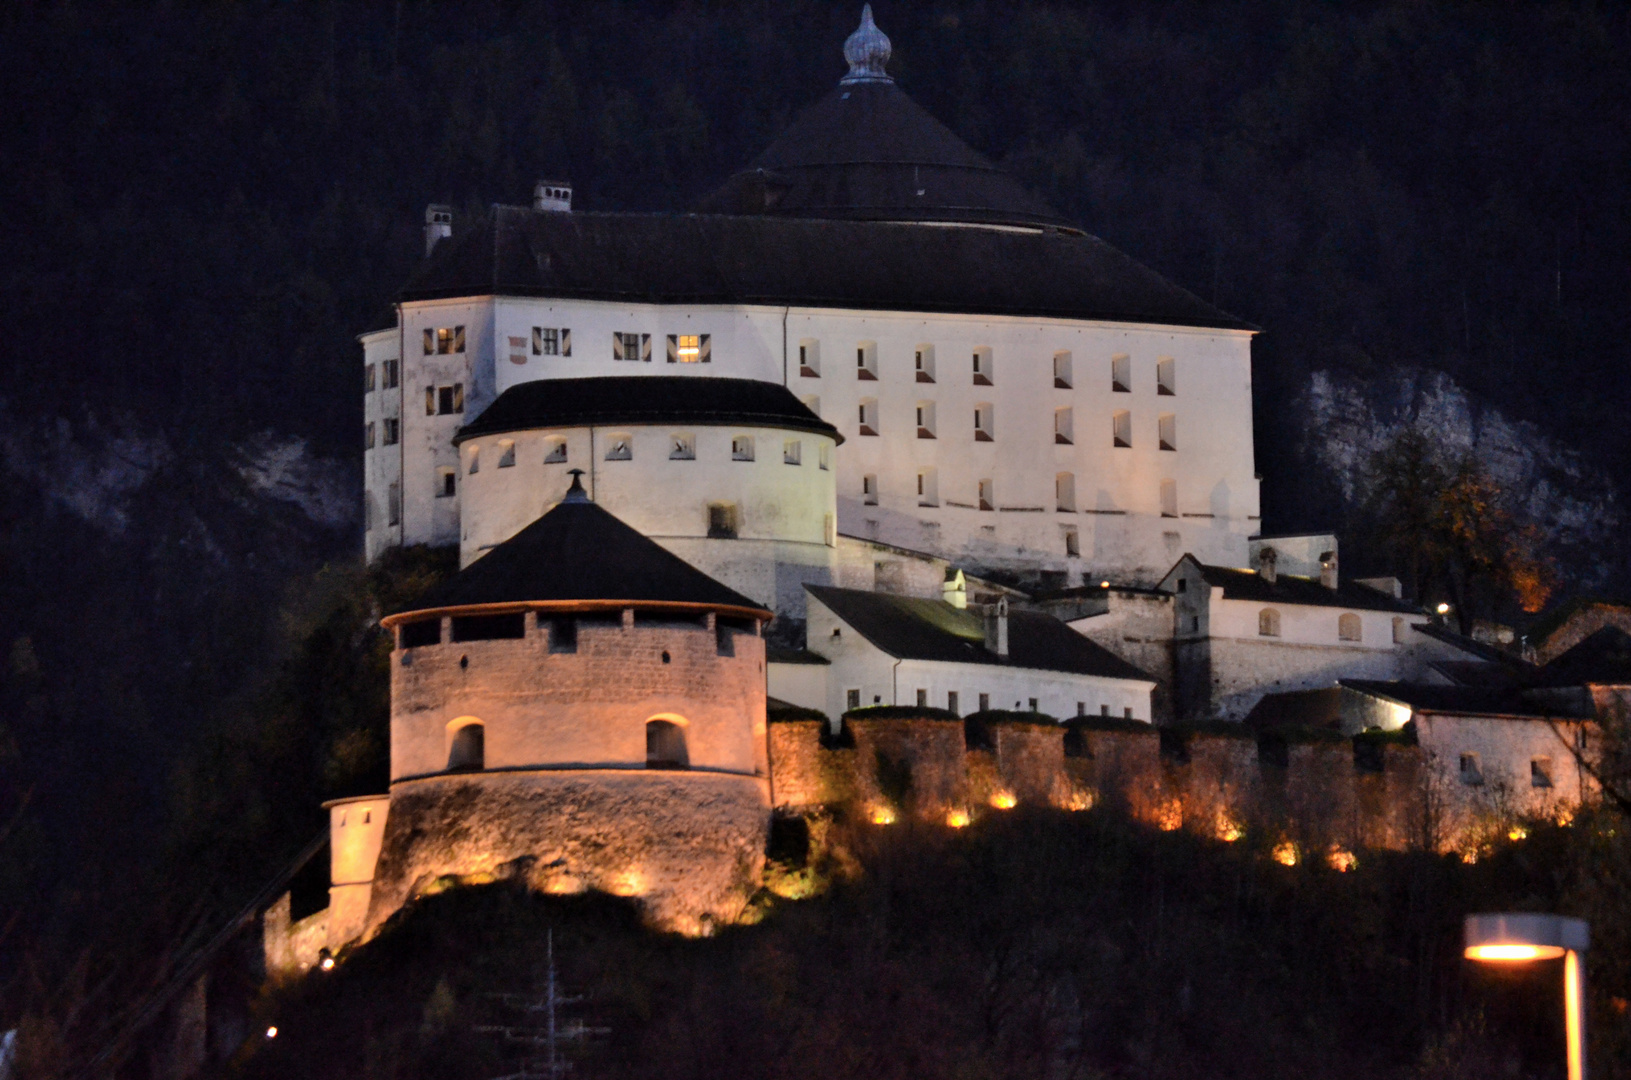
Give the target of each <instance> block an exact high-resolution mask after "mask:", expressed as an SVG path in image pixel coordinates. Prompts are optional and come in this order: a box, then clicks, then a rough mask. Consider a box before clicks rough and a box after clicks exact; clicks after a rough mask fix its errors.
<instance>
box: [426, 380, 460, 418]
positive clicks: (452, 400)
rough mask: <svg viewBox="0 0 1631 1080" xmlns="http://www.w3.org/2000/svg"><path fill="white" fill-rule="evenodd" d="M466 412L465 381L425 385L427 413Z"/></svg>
mask: <svg viewBox="0 0 1631 1080" xmlns="http://www.w3.org/2000/svg"><path fill="white" fill-rule="evenodd" d="M462 412H464V383H454V384H453V385H452V386H427V387H425V415H426V416H450V415H452V414H454V413H462Z"/></svg>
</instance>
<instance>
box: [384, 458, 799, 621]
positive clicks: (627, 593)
mask: <svg viewBox="0 0 1631 1080" xmlns="http://www.w3.org/2000/svg"><path fill="white" fill-rule="evenodd" d="M573 485H574V487H573V491H569V492H568V493H567V497H566V498H565V499H563V500H562V501H561V502H560V503H559V504H558V505H557V506H556V507H555V508H554V509H553V510H551V511H550V512H549V513H547V514H545V515H544V516H543V517H541V518H539V519H538V520H537V521H535V522H533V523H532V524H531V525H528V526H527V527H526V528H525V529H522V530H521V531H520V532H518V533H516V534H515V535H514V536H512V537H510V538H509V539H508V540H506V541H504V543H502V544H499V545H498V546H497V547H495V548H493V550H491V551H489V552H488V553H487V554H486V555H484V556H482V557H481V558H480V559H477V560H476V561H475V562H473V563H471V564H470V565H469V566H467V567H465V568H464V569H463V570H460V571H459V572H458V573H457V574H455V575H453V577H451V578H449V579H448V580H447V581H445V582H443V583H442V584H441V585H439V586H437V587H436V588H434V589H432V590H431V591H430V592H428V593H427V594H425V596H424V597H422V598H421V599H420V600H419V601H418V602H416V603H415V604H414V605H413V607H412V608H410V609H408V610H411V611H430V610H434V609H438V608H454V607H470V606H474V605H478V604H514V603H525V602H530V601H548V600H554V601H581V602H589V601H596V600H611V601H618V602H623V603H628V604H631V605H639V604H641V603H664V602H668V603H682V604H697V605H699V606H706V607H712V608H745V609H748V610H752V611H760V612H763V613H764V616H765V617H766V618H769V616H770V611H769V610H768V609H766V608H765V606H764V605H763V604H760V603H757V602H756V601H753V600H750V599H748V598H747V597H745V596H743V595H742V594H741V593H739V592H736V591H735V590H734V589H729V588H726V587H725V586H724V585H722V584H720V583H719V582H717V581H715V580H714V579H713V578H711V577H709V576H708V575H707V574H704V573H703V572H702V571H701V570H698V569H697V568H696V567H694V566H692V565H691V564H690V563H688V562H686V561H685V560H684V559H681V558H680V557H679V556H677V555H674V554H672V553H670V552H668V551H666V550H665V549H663V548H662V547H661V546H659V545H658V544H657V543H655V542H654V541H652V540H648V539H647V538H646V537H644V536H642V535H641V534H640V533H638V532H636V531H635V530H634V529H632V528H630V527H629V526H628V525H625V524H624V523H623V522H621V521H619V520H618V519H617V518H615V517H613V516H612V515H611V514H610V513H608V512H606V511H605V510H603V509H602V508H601V507H599V506H597V505H596V504H594V503H592V502H590V501H589V500H588V498H587V497H586V496H585V495H584V494H583V489H582V488H580V487H577V486H576V485H577V481H576V479H574V481H573ZM404 613H405V612H397V613H396V614H404Z"/></svg>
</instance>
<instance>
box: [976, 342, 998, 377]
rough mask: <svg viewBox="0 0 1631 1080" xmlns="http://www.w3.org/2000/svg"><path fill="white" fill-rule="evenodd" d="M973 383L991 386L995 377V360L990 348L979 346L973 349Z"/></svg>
mask: <svg viewBox="0 0 1631 1080" xmlns="http://www.w3.org/2000/svg"><path fill="white" fill-rule="evenodd" d="M973 367H974V385H975V386H991V385H992V384H993V383H994V381H995V380H996V377H997V362H996V359H995V358H994V357H993V356H992V355H991V349H990V348H989V347H987V346H984V345H982V346H980V347H979V348H978V349H975V350H974V360H973Z"/></svg>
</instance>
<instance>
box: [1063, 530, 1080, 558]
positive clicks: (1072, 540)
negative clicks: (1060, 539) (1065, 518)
mask: <svg viewBox="0 0 1631 1080" xmlns="http://www.w3.org/2000/svg"><path fill="white" fill-rule="evenodd" d="M1063 532H1064V534H1065V558H1067V559H1079V558H1081V557H1082V534H1081V533H1080V532H1079V531H1078V530H1077V528H1076V526H1074V525H1066V526H1065V527H1064V529H1063Z"/></svg>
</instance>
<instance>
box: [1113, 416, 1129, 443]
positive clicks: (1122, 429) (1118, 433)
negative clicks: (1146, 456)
mask: <svg viewBox="0 0 1631 1080" xmlns="http://www.w3.org/2000/svg"><path fill="white" fill-rule="evenodd" d="M1110 445H1112V446H1131V445H1133V414H1132V413H1130V412H1128V411H1127V410H1126V409H1120V410H1117V411H1116V412H1115V413H1113V414H1111V416H1110Z"/></svg>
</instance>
